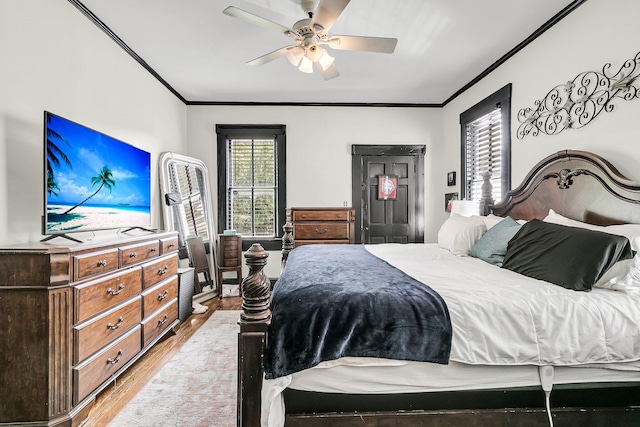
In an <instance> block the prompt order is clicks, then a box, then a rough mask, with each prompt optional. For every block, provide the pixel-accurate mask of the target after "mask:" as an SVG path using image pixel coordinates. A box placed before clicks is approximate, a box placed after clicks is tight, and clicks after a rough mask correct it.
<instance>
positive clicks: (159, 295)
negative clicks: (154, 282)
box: [158, 289, 169, 301]
mask: <svg viewBox="0 0 640 427" xmlns="http://www.w3.org/2000/svg"><path fill="white" fill-rule="evenodd" d="M168 296H169V291H168V290H166V289H165V290H164V292H163V293H161V294H158V301H162V300H163V299H165V298H166V297H168Z"/></svg>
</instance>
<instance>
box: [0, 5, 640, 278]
mask: <svg viewBox="0 0 640 427" xmlns="http://www.w3.org/2000/svg"><path fill="white" fill-rule="evenodd" d="M637 16H640V2H638V1H637V0H589V1H588V2H586V3H585V4H584V5H582V6H580V7H579V8H578V9H577V10H575V11H574V12H572V13H571V14H570V15H569V16H568V17H567V18H565V19H564V20H563V21H562V22H560V23H559V24H557V25H555V26H554V27H553V28H551V29H550V30H549V31H547V32H546V33H545V34H544V35H543V36H541V37H539V38H538V39H537V40H536V41H534V42H533V43H532V44H531V45H529V46H528V47H526V48H525V49H524V50H523V51H521V52H519V53H518V54H517V55H516V56H514V57H513V58H511V59H510V60H509V61H507V62H506V63H505V64H503V65H502V66H501V67H499V68H498V69H497V70H496V71H494V72H493V73H491V74H490V75H489V76H488V77H486V78H484V79H483V80H482V81H480V82H479V83H477V84H475V85H474V86H473V87H471V88H470V89H469V90H467V91H466V92H465V93H464V94H462V95H461V96H459V97H457V98H456V99H455V100H453V101H452V102H451V103H449V104H448V105H447V106H446V107H445V108H443V109H428V108H351V107H291V106H282V107H271V106H270V107H260V106H246V107H242V106H237V107H226V106H189V107H186V106H185V105H184V104H182V103H181V102H180V101H179V100H178V99H177V98H176V97H175V96H174V95H173V94H171V93H170V92H169V91H168V90H167V89H166V88H164V87H163V86H162V85H161V84H160V83H159V82H158V81H157V80H156V79H155V78H153V77H152V76H151V75H149V73H148V72H147V71H146V70H144V69H143V68H142V67H141V66H140V65H139V64H138V63H136V62H135V61H134V60H133V59H132V58H130V57H129V56H128V55H127V54H126V53H125V52H124V51H123V50H122V49H121V48H120V47H119V46H117V45H116V44H115V43H114V42H113V41H112V40H111V39H109V38H108V37H107V36H106V35H105V34H104V33H102V31H100V30H99V29H98V28H97V27H96V26H95V25H94V24H93V23H91V22H90V21H89V20H88V19H87V18H86V17H84V16H83V15H82V14H81V13H80V12H79V11H77V10H76V9H75V7H73V6H72V5H71V4H70V3H69V2H68V1H66V0H19V1H18V0H12V1H7V0H2V1H1V2H0V65H1V66H0V200H2V201H3V202H2V203H0V244H12V243H19V242H24V241H27V240H38V239H40V238H41V237H42V236H41V235H40V227H41V225H40V217H41V215H42V210H43V206H42V205H43V200H42V199H43V191H44V190H43V181H44V177H43V172H42V163H43V155H44V146H43V136H42V125H43V123H42V122H43V117H42V115H43V114H42V112H43V110H49V111H51V112H54V113H56V114H60V115H62V116H64V117H67V118H70V119H72V120H75V121H77V122H79V123H82V124H85V125H87V126H89V127H92V128H94V129H97V130H100V131H102V132H105V133H107V134H109V135H111V136H113V137H116V138H118V139H121V140H124V141H127V142H130V143H132V144H134V145H136V146H138V147H140V148H143V149H146V150H148V151H150V152H151V153H152V158H153V159H157V157H158V154H159V153H160V152H162V151H174V152H178V153H181V154H186V155H189V156H193V157H197V158H200V159H202V160H203V161H205V163H206V164H207V165H208V167H209V172H210V175H211V179H212V181H214V182H212V183H211V184H212V187H213V188H215V186H216V182H215V180H216V151H215V144H216V137H215V125H216V124H218V123H223V124H232V123H240V124H260V123H270V124H271V123H277V124H285V125H287V164H288V166H287V178H288V182H287V186H288V195H287V204H288V205H290V206H294V205H297V206H305V205H307V206H313V205H320V206H342V205H343V202H344V201H347V202H348V203H351V186H350V182H351V154H350V147H351V144H425V145H426V146H427V152H426V168H425V172H426V176H425V188H426V194H425V201H426V204H425V224H426V230H425V240H426V241H434V240H435V238H436V235H437V230H438V228H439V226H440V224H441V223H442V221H444V219H445V218H446V214H445V213H444V209H443V206H442V205H443V198H444V193H446V192H450V191H460V188H459V185H458V186H457V187H447V186H446V180H445V177H446V173H447V172H448V171H452V170H456V171H458V174H459V173H460V170H459V169H460V148H459V146H460V141H459V132H460V127H459V114H460V113H461V112H462V111H464V110H466V109H467V108H469V107H471V106H472V105H474V104H475V103H477V102H478V101H480V100H482V99H483V98H485V97H486V96H487V95H489V94H491V93H493V92H494V91H495V90H497V89H499V88H500V87H502V86H504V85H505V84H507V83H512V84H513V98H512V117H513V119H512V141H513V142H512V153H513V161H512V165H513V166H512V167H513V172H512V186H513V187H515V186H516V185H518V184H519V183H520V181H521V180H522V178H523V177H524V174H525V173H526V171H528V170H529V169H530V168H531V167H532V166H533V165H534V164H535V163H536V162H537V161H538V160H540V159H542V158H543V157H545V156H547V155H549V154H551V153H553V152H555V151H558V150H563V149H580V150H589V151H594V152H596V153H598V154H601V155H603V156H604V157H605V158H607V159H609V160H610V161H612V162H613V163H614V164H615V165H616V166H617V167H618V168H619V169H620V171H621V172H622V173H623V174H626V175H627V176H629V177H630V178H633V179H636V180H640V170H638V168H637V165H638V164H640V150H639V149H638V148H639V146H640V138H639V137H638V136H639V135H638V131H637V124H636V122H637V121H638V118H640V99H635V100H633V101H623V100H618V101H615V104H616V106H617V107H616V109H615V111H613V112H610V113H602V114H601V116H600V117H597V118H596V119H595V120H594V121H593V122H592V123H590V124H589V125H588V126H586V127H585V128H583V129H579V130H566V131H564V132H562V133H561V134H559V135H555V136H547V135H543V134H541V135H539V136H537V137H531V136H528V137H526V138H524V139H522V140H519V139H517V138H516V137H515V132H516V131H517V127H518V124H519V123H518V121H517V117H516V116H517V111H518V110H519V109H520V108H523V107H530V106H533V103H534V101H535V100H537V99H540V98H542V97H543V96H544V95H545V94H546V93H547V92H548V91H549V90H550V89H551V88H552V87H554V86H556V85H558V84H563V83H565V82H566V81H568V80H571V79H573V78H574V77H575V76H576V75H578V73H580V72H582V71H588V70H601V69H602V66H603V65H604V64H605V63H607V62H611V63H612V66H613V68H617V67H619V66H620V65H621V63H622V61H624V60H626V59H629V58H632V57H633V56H634V55H635V54H636V53H638V51H640V43H639V42H638V41H639V40H640V30H639V28H640V27H639V26H638V25H637ZM327 165H331V166H327ZM155 166H156V165H155V164H154V170H153V180H154V182H158V179H157V168H155ZM458 176H459V175H458ZM152 203H153V204H154V206H158V208H159V206H160V203H161V200H160V195H159V190H158V188H157V186H154V187H153V189H152ZM153 222H154V225H155V226H158V227H162V220H161V218H160V209H157V210H156V211H155V213H154V216H153ZM274 256H275V257H278V256H279V254H274ZM274 261H275V260H273V259H272V260H271V261H270V265H271V266H272V267H275V266H277V265H279V258H278V261H277V262H274ZM268 273H269V275H271V273H270V272H268Z"/></svg>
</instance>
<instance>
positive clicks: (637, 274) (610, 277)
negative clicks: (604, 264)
mask: <svg viewBox="0 0 640 427" xmlns="http://www.w3.org/2000/svg"><path fill="white" fill-rule="evenodd" d="M593 287H594V288H603V289H611V290H614V291H619V292H625V293H629V294H635V293H640V255H636V256H635V257H633V258H632V259H626V260H623V261H618V262H617V263H615V264H614V265H613V267H611V268H610V269H609V270H607V272H606V273H604V274H603V275H602V277H601V278H600V280H598V281H597V282H596V283H594V285H593Z"/></svg>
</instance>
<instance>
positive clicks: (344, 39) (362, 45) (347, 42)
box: [327, 36, 398, 53]
mask: <svg viewBox="0 0 640 427" xmlns="http://www.w3.org/2000/svg"><path fill="white" fill-rule="evenodd" d="M327 44H328V45H329V47H331V48H332V49H339V50H360V51H365V52H378V53H393V51H394V50H395V49H396V44H398V39H394V38H387V37H362V36H333V37H331V38H330V39H329V41H328V42H327Z"/></svg>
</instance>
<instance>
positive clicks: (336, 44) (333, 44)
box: [327, 37, 340, 49]
mask: <svg viewBox="0 0 640 427" xmlns="http://www.w3.org/2000/svg"><path fill="white" fill-rule="evenodd" d="M327 44H328V45H329V47H330V48H333V49H338V48H340V38H339V37H333V38H330V39H329V40H328V41H327Z"/></svg>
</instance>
